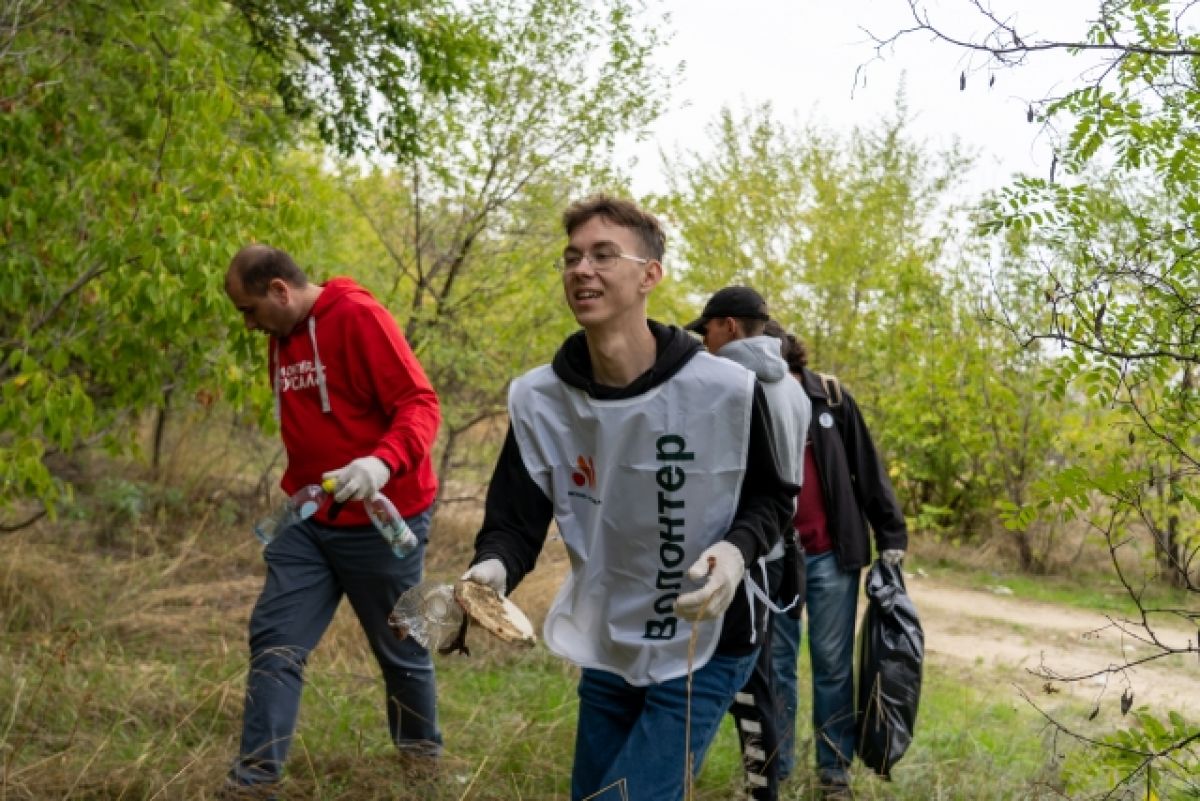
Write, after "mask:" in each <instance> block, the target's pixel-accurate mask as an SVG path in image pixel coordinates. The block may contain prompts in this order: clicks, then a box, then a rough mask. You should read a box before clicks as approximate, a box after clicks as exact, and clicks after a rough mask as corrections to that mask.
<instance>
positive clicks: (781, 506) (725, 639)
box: [472, 320, 799, 655]
mask: <svg viewBox="0 0 1200 801" xmlns="http://www.w3.org/2000/svg"><path fill="white" fill-rule="evenodd" d="M649 325H650V331H651V333H652V334H654V339H655V342H656V344H657V355H656V357H655V361H654V365H653V366H652V367H651V368H650V369H649V370H647V371H646V372H645V373H642V374H641V375H640V376H638V377H637V378H635V379H634V380H633V381H632V382H631V383H630V384H628V385H627V386H624V387H609V386H605V385H603V384H597V383H596V382H595V380H594V379H593V371H592V363H591V357H590V356H589V354H588V349H587V340H586V339H585V337H584V333H583V332H582V331H578V332H576V333H574V334H572V335H571V336H570V337H568V338H567V339H566V341H565V342H563V344H562V347H561V348H559V350H558V353H556V354H555V355H554V361H553V362H552V367H553V369H554V373H555V375H556V376H557V377H558V378H559V379H560V380H561V381H563V382H564V383H565V384H568V385H569V386H572V387H576V388H578V389H581V390H583V391H584V392H586V393H588V394H589V395H591V396H592V397H593V398H596V399H598V400H619V399H621V398H630V397H634V396H637V395H640V394H642V393H644V392H646V391H648V390H650V389H652V388H653V387H656V386H658V385H659V384H662V383H663V382H665V381H668V380H670V378H671V377H672V376H674V375H675V374H676V373H677V372H679V370H680V368H682V367H683V366H684V365H685V364H687V363H688V361H689V360H690V359H691V358H692V357H693V356H695V355H696V353H697V352H699V350H700V345H699V343H698V342H696V340H695V339H694V338H693V337H692V336H690V335H689V334H687V333H686V332H685V331H684V330H683V329H681V328H677V327H675V326H664V325H661V324H659V323H656V322H654V321H653V320H651V321H649ZM697 402H700V403H703V402H705V401H704V399H702V398H698V399H697ZM771 436H772V435H771V421H770V416H769V412H768V411H767V404H766V400H765V399H764V397H763V394H762V389H761V388H760V387H759V386H758V384H757V382H756V383H755V387H754V403H753V409H752V411H751V416H750V442H749V448H748V451H747V456H746V475H745V478H744V480H743V481H742V494H741V497H740V498H739V500H738V507H737V512H736V513H735V515H734V519H733V523H732V524H731V526H730V528H729V533H728V534H726V535H725V540H726V541H728V542H730V543H732V544H733V545H735V546H737V548H738V550H740V551H741V552H742V556H743V558H744V559H745V560H746V564H747V565H751V564H753V563H754V562H755V561H757V560H758V558H759V557H761V556H765V555H766V554H767V553H768V552H769V551H770V550H771V548H772V546H774V544H775V542H776V540H778V539H779V536H780V532H781V531H782V530H783V529H784V528H785V527H786V526H790V525H791V524H792V522H791V518H792V509H793V503H792V498H793V496H794V495H795V494H796V492H797V490H798V489H799V488H798V487H796V486H795V485H794V484H789V483H788V482H786V481H784V480H783V479H782V478H781V477H780V475H779V470H778V468H777V466H776V464H775V456H774V450H773V447H772V442H771ZM553 515H554V507H553V504H552V503H551V501H550V499H549V498H547V497H546V495H545V494H544V493H543V492H542V490H541V488H540V487H538V485H537V484H536V483H534V481H533V479H532V478H531V477H530V476H529V472H528V471H527V470H526V469H525V463H524V461H523V460H522V459H521V453H520V450H519V449H518V447H517V441H516V438H515V436H514V435H513V432H512V427H511V426H510V427H509V430H508V434H507V436H505V438H504V447H503V449H502V450H501V452H500V458H499V460H498V461H497V463H496V469H495V471H494V472H493V473H492V481H491V484H490V486H489V487H488V494H487V502H486V506H485V509H484V518H483V527H482V528H481V529H480V531H479V534H478V535H477V536H476V538H475V558H474V559H473V560H472V564H478V563H479V562H482V561H484V560H485V559H499V560H500V561H501V562H503V563H504V567H505V570H506V571H507V573H508V590H509V591H510V592H511V591H512V590H513V588H515V587H516V586H517V584H519V583H520V581H521V579H522V578H524V577H525V574H526V573H528V572H529V571H530V570H532V569H533V566H534V564H535V563H536V562H537V557H538V554H539V553H540V552H541V550H542V545H543V544H544V543H545V541H546V532H547V531H548V530H549V527H550V521H551V520H552V519H553ZM746 604H747V602H746V594H745V593H744V592H740V591H739V592H737V593H735V595H734V600H733V603H732V604H731V605H730V607H729V610H728V611H727V612H726V613H725V619H724V621H723V624H722V629H721V639H720V641H719V642H718V645H717V653H722V654H729V655H735V654H745V653H749V652H750V651H751V650H752V649H753V648H754V647H755V646H754V645H753V644H752V642H751V630H750V625H749V624H750V611H749V609H748V608H747V605H746ZM754 620H755V621H756V622H757V624H758V625H757V629H758V632H757V636H756V637H755V641H756V642H761V641H762V627H763V624H764V622H765V620H766V614H765V609H764V607H762V606H761V605H758V608H757V609H756V610H755V616H754Z"/></svg>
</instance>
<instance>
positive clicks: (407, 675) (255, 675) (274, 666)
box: [230, 510, 442, 784]
mask: <svg viewBox="0 0 1200 801" xmlns="http://www.w3.org/2000/svg"><path fill="white" fill-rule="evenodd" d="M430 517H431V513H430V511H429V510H426V511H425V512H422V513H421V514H419V515H415V516H414V517H411V518H406V520H407V522H408V524H409V526H410V527H411V528H412V530H413V532H414V533H415V534H416V535H417V537H418V539H420V541H421V547H419V548H418V549H417V550H415V551H414V552H413V553H411V554H409V555H408V556H407V557H405V558H403V559H398V558H397V557H396V556H395V555H393V553H392V551H391V548H390V547H389V546H388V544H387V542H386V541H385V540H384V539H383V537H382V536H380V534H379V532H377V531H376V530H375V529H374V528H372V527H364V528H331V527H328V526H324V525H321V524H319V523H316V522H314V521H313V520H305V521H302V522H300V523H297V524H295V525H293V526H291V527H289V528H288V529H286V530H285V531H284V532H282V533H281V534H280V535H279V536H278V537H276V538H275V539H274V540H272V541H271V543H270V544H269V545H268V546H267V547H266V548H265V549H264V551H263V558H264V559H265V560H266V563H267V580H266V584H265V585H264V586H263V591H262V594H261V595H260V596H259V598H258V602H257V603H256V604H255V606H254V612H253V613H252V614H251V616H250V672H249V674H248V675H247V677H246V704H245V711H244V713H243V718H242V741H241V747H240V749H239V755H238V759H237V762H236V763H235V764H234V767H233V769H232V771H231V772H230V778H231V780H232V781H234V782H235V783H237V784H256V783H259V782H272V781H277V780H278V779H279V776H280V772H281V770H282V768H283V763H284V761H285V760H286V759H287V754H288V749H289V747H290V746H291V742H292V735H293V733H294V732H295V729H296V717H297V715H298V714H299V711H300V692H301V690H302V688H303V686H304V667H305V664H306V663H307V661H308V655H309V653H310V652H311V651H312V649H313V648H315V647H316V645H317V643H318V642H319V641H320V639H321V637H322V635H324V633H325V630H326V628H328V627H329V623H330V621H332V620H333V615H334V612H336V611H337V607H338V604H339V603H340V602H341V600H342V596H343V595H345V596H346V597H347V598H349V599H350V605H351V606H352V607H353V609H354V613H355V615H357V617H358V621H359V623H360V624H361V625H362V628H363V632H364V633H365V634H366V636H367V640H368V642H369V643H370V646H371V651H372V652H373V653H374V655H375V659H376V661H378V663H379V666H380V668H381V669H382V671H383V677H384V684H385V688H386V691H387V697H386V704H387V720H388V729H389V731H390V733H391V737H392V741H393V742H394V743H396V746H397V747H398V748H400V749H402V750H411V751H414V752H417V753H420V754H429V755H434V756H435V755H437V754H438V753H439V751H440V749H441V742H442V736H441V732H440V731H439V730H438V725H437V691H436V686H435V681H434V675H433V661H432V660H431V659H430V657H429V652H428V651H427V650H425V649H424V648H422V647H421V646H419V645H417V644H416V642H414V641H413V640H412V639H411V638H409V639H406V640H397V639H396V638H395V636H394V635H393V634H392V632H391V630H390V629H389V628H388V625H387V617H388V613H389V612H391V610H392V607H393V606H394V605H395V603H396V600H397V599H398V598H399V597H400V594H401V593H402V592H404V591H405V590H407V589H408V588H410V587H412V586H414V585H415V584H417V583H418V582H420V580H421V573H422V569H423V567H424V561H425V543H426V539H427V537H428V533H429V521H430Z"/></svg>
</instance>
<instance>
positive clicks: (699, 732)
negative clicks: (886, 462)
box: [463, 196, 797, 801]
mask: <svg viewBox="0 0 1200 801" xmlns="http://www.w3.org/2000/svg"><path fill="white" fill-rule="evenodd" d="M563 223H564V227H565V229H566V233H567V238H568V242H567V246H566V248H565V249H564V251H563V257H562V259H561V261H560V264H559V267H560V269H561V271H562V280H563V290H564V293H565V296H566V302H567V306H568V307H569V308H570V310H571V312H572V314H573V315H574V316H575V319H576V321H577V322H578V323H579V325H580V326H581V327H582V329H583V330H582V331H579V332H576V333H575V334H573V335H572V336H570V337H568V338H567V340H566V341H565V342H564V343H563V345H562V346H561V347H560V348H559V350H558V353H557V354H555V356H554V360H553V362H552V363H551V364H549V365H544V366H542V367H539V368H536V369H534V370H532V371H530V372H529V373H526V374H525V375H523V376H521V377H520V378H518V379H517V380H516V381H514V382H513V385H512V388H511V390H510V392H509V420H510V423H509V431H508V434H507V436H506V438H505V442H504V447H503V450H502V452H501V454H500V458H499V461H498V463H497V465H496V469H495V472H494V474H493V476H492V482H491V486H490V487H489V489H488V496H487V505H486V510H485V515H484V522H483V527H482V529H481V530H480V532H479V535H478V537H477V538H476V541H475V556H474V559H473V560H472V566H471V567H470V568H469V569H468V570H467V572H466V573H465V574H464V576H463V578H464V580H470V581H477V582H479V583H482V584H486V585H489V586H491V587H493V588H494V589H496V590H497V591H498V592H500V593H505V592H508V591H510V590H512V589H513V588H514V587H515V586H516V585H517V584H518V582H520V581H521V579H522V578H523V577H524V576H525V574H526V573H528V572H529V571H530V570H531V569H532V568H533V566H534V563H535V562H536V560H537V556H538V553H539V552H540V551H541V548H542V545H543V543H544V542H545V538H546V532H547V529H548V527H549V524H550V521H551V520H552V519H553V520H555V521H556V522H557V524H558V529H559V532H560V533H561V535H562V539H563V543H564V544H565V545H566V548H567V552H568V554H569V556H570V561H571V572H570V575H569V576H568V577H567V579H566V582H565V583H564V585H563V587H562V589H561V590H560V591H559V593H558V596H557V598H556V599H555V601H554V604H553V606H552V607H551V609H550V611H549V613H548V615H547V617H546V623H545V626H544V629H543V633H544V637H545V640H546V644H547V646H548V647H549V648H550V649H551V650H552V651H554V652H555V653H556V654H558V655H560V656H562V657H564V658H566V659H569V660H571V661H572V662H574V663H576V664H577V665H579V666H580V667H581V668H582V674H581V677H580V681H579V699H580V707H579V725H578V730H577V733H576V743H575V762H574V766H573V770H572V777H571V797H572V799H574V801H581V799H585V798H587V799H595V800H596V801H608V800H609V799H618V798H623V799H654V801H673V800H675V799H682V798H683V795H684V790H685V784H686V781H687V780H686V778H685V777H687V776H689V775H694V774H695V773H696V772H698V771H699V767H700V764H701V762H702V761H703V758H704V754H705V751H706V750H707V748H708V746H709V745H710V744H711V742H712V740H713V737H714V736H715V735H716V732H717V728H718V725H719V724H720V721H721V718H722V716H723V715H724V713H725V710H726V709H728V708H729V704H730V702H731V701H732V700H733V697H734V694H735V693H736V692H737V691H738V689H740V688H741V686H742V685H743V684H744V683H745V681H746V678H747V676H748V675H749V674H750V671H751V669H752V668H753V666H754V662H755V658H756V656H757V653H758V649H759V644H760V643H761V641H762V636H763V624H764V622H765V619H766V616H765V614H764V611H765V610H764V608H763V607H762V605H761V604H759V603H758V602H757V601H755V600H754V598H753V597H752V595H751V593H750V591H749V589H748V588H747V586H746V585H745V584H744V583H743V576H744V574H745V572H746V566H747V565H751V564H754V563H755V562H756V561H757V560H758V559H759V558H760V557H762V556H763V555H765V554H766V553H768V552H769V551H770V550H771V548H772V547H773V546H774V544H775V542H776V541H777V540H778V538H779V536H780V531H781V530H783V528H784V527H785V526H788V525H790V518H791V510H792V508H793V506H792V497H793V496H794V494H795V492H796V491H797V487H796V486H795V485H793V484H790V483H788V482H787V481H785V480H784V479H783V478H781V477H780V475H779V473H778V471H777V468H776V466H775V458H774V456H773V455H772V447H773V443H772V440H771V428H770V421H769V418H768V413H767V411H766V406H765V402H764V400H763V395H762V390H761V389H759V388H758V387H757V385H756V384H755V380H754V375H753V373H751V372H749V371H748V370H745V369H744V368H742V367H740V366H738V365H736V364H733V363H732V362H729V361H727V360H724V359H717V358H716V357H713V356H711V355H709V354H707V353H704V352H703V351H702V350H701V348H700V346H699V344H698V343H696V342H695V341H694V340H693V339H692V337H690V336H689V335H688V334H687V333H685V332H684V331H683V330H681V329H679V328H676V327H674V326H665V325H660V324H659V323H656V322H654V321H652V320H649V319H647V316H646V302H647V299H648V297H649V295H650V293H651V292H652V291H653V290H654V288H655V287H656V286H657V285H658V283H659V282H660V281H661V280H662V276H663V268H662V262H661V259H662V257H663V251H664V249H665V241H666V238H665V236H664V234H663V231H662V228H661V226H660V225H659V223H658V221H657V220H656V219H655V218H654V217H653V216H651V215H650V214H648V213H646V212H644V211H642V210H641V209H639V208H638V207H637V206H636V205H634V204H633V203H631V202H629V201H625V200H619V199H615V198H609V197H605V196H596V197H592V198H589V199H587V200H584V201H581V202H579V203H576V204H574V205H572V206H571V207H570V208H568V209H567V210H566V212H565V213H564V215H563ZM689 675H690V679H689Z"/></svg>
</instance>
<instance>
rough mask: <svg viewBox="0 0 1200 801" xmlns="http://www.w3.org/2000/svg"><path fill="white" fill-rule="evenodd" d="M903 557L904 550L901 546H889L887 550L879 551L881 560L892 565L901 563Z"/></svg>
mask: <svg viewBox="0 0 1200 801" xmlns="http://www.w3.org/2000/svg"><path fill="white" fill-rule="evenodd" d="M903 558H904V551H902V550H900V549H899V548H889V549H887V550H885V551H880V552H879V561H881V562H883V563H884V564H885V565H890V566H892V567H895V566H896V565H898V564H900V560H901V559H903Z"/></svg>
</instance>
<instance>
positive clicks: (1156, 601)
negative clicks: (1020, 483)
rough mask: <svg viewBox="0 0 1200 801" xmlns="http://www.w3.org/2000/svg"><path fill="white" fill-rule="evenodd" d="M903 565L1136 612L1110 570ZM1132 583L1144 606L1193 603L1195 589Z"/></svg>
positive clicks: (1056, 600)
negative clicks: (1062, 572) (1034, 571)
mask: <svg viewBox="0 0 1200 801" xmlns="http://www.w3.org/2000/svg"><path fill="white" fill-rule="evenodd" d="M905 569H906V570H908V571H915V570H917V569H922V570H925V571H926V572H927V573H928V574H929V575H930V576H932V577H934V578H937V579H938V580H941V581H945V582H946V583H948V584H952V585H955V586H960V587H964V588H969V589H985V588H988V587H996V586H1003V587H1007V588H1008V589H1010V590H1012V593H1013V597H1016V598H1022V599H1026V600H1031V601H1041V602H1044V603H1051V604H1060V605H1062V606H1071V607H1075V608H1078V609H1089V610H1093V611H1097V612H1103V613H1108V614H1113V615H1121V616H1125V617H1130V616H1137V614H1138V609H1137V605H1136V604H1135V603H1134V601H1133V599H1132V598H1131V597H1130V593H1129V590H1128V589H1126V588H1125V586H1124V585H1122V584H1121V583H1120V581H1118V580H1117V577H1116V576H1115V575H1114V574H1113V573H1112V572H1111V571H1107V572H1089V573H1077V574H1074V575H1070V576H1059V575H1042V576H1034V575H1028V574H1024V573H1018V572H1016V571H1012V570H1003V569H1000V570H980V569H978V568H969V567H965V566H963V565H962V564H959V563H957V562H956V561H954V560H951V559H947V558H945V557H941V558H939V559H937V560H934V561H922V560H921V559H920V557H919V556H918V557H914V558H911V559H908V560H906V563H905ZM1131 582H1132V578H1131ZM1133 589H1134V590H1136V591H1137V592H1139V593H1141V594H1142V603H1143V604H1144V605H1145V606H1146V607H1147V608H1156V609H1163V608H1167V609H1189V608H1190V609H1194V608H1195V606H1196V598H1195V597H1194V594H1189V593H1188V592H1186V591H1184V590H1179V589H1175V588H1173V587H1167V586H1164V585H1162V584H1160V583H1153V582H1148V583H1146V584H1144V585H1143V584H1142V583H1141V579H1140V578H1139V581H1138V583H1137V584H1134V585H1133ZM1171 618H1174V616H1171ZM1161 619H1162V620H1164V622H1169V623H1175V622H1177V621H1176V620H1174V619H1168V618H1166V617H1164V618H1161Z"/></svg>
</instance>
